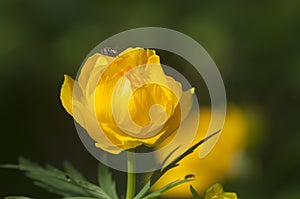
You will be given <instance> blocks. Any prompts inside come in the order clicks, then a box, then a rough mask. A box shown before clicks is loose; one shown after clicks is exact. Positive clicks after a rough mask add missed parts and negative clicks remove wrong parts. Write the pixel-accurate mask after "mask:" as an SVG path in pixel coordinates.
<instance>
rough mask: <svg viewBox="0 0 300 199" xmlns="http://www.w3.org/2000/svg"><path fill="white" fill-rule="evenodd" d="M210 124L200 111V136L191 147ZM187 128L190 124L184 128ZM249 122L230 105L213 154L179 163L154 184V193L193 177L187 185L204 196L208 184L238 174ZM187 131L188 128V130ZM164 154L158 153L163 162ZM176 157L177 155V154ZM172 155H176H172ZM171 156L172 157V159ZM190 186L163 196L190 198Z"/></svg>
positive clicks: (194, 155) (207, 115)
mask: <svg viewBox="0 0 300 199" xmlns="http://www.w3.org/2000/svg"><path fill="white" fill-rule="evenodd" d="M209 123H210V110H209V109H208V108H201V111H200V123H199V126H200V127H199V131H198V132H199V133H198V134H197V136H196V137H195V139H194V141H193V144H195V143H196V142H198V141H200V140H201V139H203V138H204V136H205V133H206V131H207V129H208V126H209ZM187 126H189V125H187ZM247 130H248V123H247V122H246V118H245V115H244V114H243V112H242V111H241V110H240V109H239V108H238V107H236V106H232V105H231V106H229V107H228V111H227V116H226V121H225V125H224V128H223V130H222V132H221V135H220V138H219V140H218V142H217V143H216V145H215V146H214V148H213V149H212V151H211V152H210V153H209V154H208V155H207V156H206V157H204V158H203V159H199V157H198V152H197V151H195V152H194V153H192V154H191V155H189V156H187V157H185V158H184V159H183V160H182V161H180V162H179V163H180V165H179V166H178V167H176V168H173V169H171V170H170V171H168V172H167V173H166V174H165V175H164V176H163V177H162V178H161V179H159V181H158V182H157V183H156V184H154V186H153V188H152V189H153V190H156V189H159V188H160V187H162V186H164V185H166V184H168V183H169V182H171V181H174V180H177V179H182V178H185V177H191V176H192V177H195V180H194V181H192V182H191V183H190V184H192V186H193V187H194V188H195V190H197V191H198V192H200V193H203V191H205V190H206V189H207V188H208V187H209V186H210V185H212V184H214V183H216V182H218V181H220V180H222V179H226V178H230V177H233V176H234V175H236V174H237V168H238V167H237V165H236V164H238V160H239V158H240V156H241V154H242V152H243V149H244V148H245V145H246V136H247ZM187 131H188V129H187ZM166 155H167V154H161V157H158V158H159V159H163V158H164V157H166ZM177 155H178V154H177ZM174 156H175V155H174ZM174 156H172V157H174ZM190 184H189V183H187V184H183V185H180V186H178V187H175V188H173V189H171V190H170V191H167V192H166V193H165V194H164V195H163V196H165V197H170V198H189V197H191V193H190V192H189V186H190Z"/></svg>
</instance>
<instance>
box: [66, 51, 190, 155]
mask: <svg viewBox="0 0 300 199" xmlns="http://www.w3.org/2000/svg"><path fill="white" fill-rule="evenodd" d="M192 94H193V89H190V90H188V91H185V92H183V91H182V88H181V84H180V83H179V82H177V81H175V80H174V79H173V78H172V77H170V76H166V75H165V73H164V71H163V69H162V67H161V65H160V58H159V56H158V55H156V54H155V51H154V50H149V49H141V48H134V49H127V50H125V51H123V52H122V53H121V54H119V55H118V56H117V57H110V56H106V55H102V54H99V53H96V54H94V55H93V56H91V57H89V58H88V59H87V60H86V62H85V64H84V65H83V67H82V69H81V72H80V75H79V76H78V80H76V81H74V80H73V79H72V78H71V77H69V76H68V75H65V80H64V83H63V85H62V88H61V96H60V97H61V101H62V104H63V106H64V108H65V109H66V110H67V112H68V113H69V114H70V115H72V116H73V117H74V119H75V120H76V121H77V122H78V123H79V124H80V125H81V126H82V127H83V128H85V129H86V131H87V133H88V134H89V135H90V137H91V138H93V140H95V142H96V147H98V148H101V149H103V150H105V151H108V152H110V153H119V152H121V151H122V150H127V149H130V148H135V147H137V146H140V145H142V144H144V145H146V146H155V145H157V144H158V143H160V142H161V141H163V140H164V139H165V138H166V137H168V136H170V134H172V133H173V132H174V131H175V130H176V129H177V128H178V126H179V125H180V122H181V120H182V118H183V117H184V115H186V113H187V112H189V110H190V109H191V106H192ZM148 113H149V114H148Z"/></svg>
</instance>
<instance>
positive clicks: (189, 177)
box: [184, 174, 196, 180]
mask: <svg viewBox="0 0 300 199" xmlns="http://www.w3.org/2000/svg"><path fill="white" fill-rule="evenodd" d="M195 177H196V176H195V175H194V174H187V175H186V176H185V177H184V179H186V180H187V179H191V178H195Z"/></svg>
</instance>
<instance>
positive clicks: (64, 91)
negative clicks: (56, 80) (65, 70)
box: [60, 75, 74, 115]
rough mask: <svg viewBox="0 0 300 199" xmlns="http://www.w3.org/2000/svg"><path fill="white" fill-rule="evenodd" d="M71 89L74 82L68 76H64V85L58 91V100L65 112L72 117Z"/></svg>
mask: <svg viewBox="0 0 300 199" xmlns="http://www.w3.org/2000/svg"><path fill="white" fill-rule="evenodd" d="M73 87H74V80H73V79H72V77H70V76H68V75H64V83H63V85H62V87H61V90H60V100H61V102H62V105H63V107H64V108H65V109H66V111H67V112H68V113H69V114H70V115H73V111H72V110H73V103H72V96H73Z"/></svg>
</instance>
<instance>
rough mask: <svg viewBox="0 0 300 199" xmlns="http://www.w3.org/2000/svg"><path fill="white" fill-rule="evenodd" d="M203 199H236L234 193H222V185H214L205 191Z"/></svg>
mask: <svg viewBox="0 0 300 199" xmlns="http://www.w3.org/2000/svg"><path fill="white" fill-rule="evenodd" d="M204 199H238V197H237V195H236V193H232V192H224V190H223V187H222V185H220V184H214V185H213V186H211V187H210V188H209V189H207V190H206V191H205V195H204Z"/></svg>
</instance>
